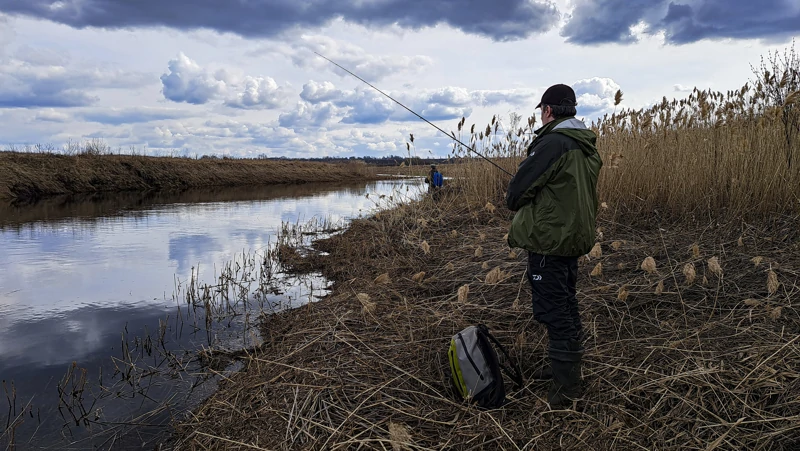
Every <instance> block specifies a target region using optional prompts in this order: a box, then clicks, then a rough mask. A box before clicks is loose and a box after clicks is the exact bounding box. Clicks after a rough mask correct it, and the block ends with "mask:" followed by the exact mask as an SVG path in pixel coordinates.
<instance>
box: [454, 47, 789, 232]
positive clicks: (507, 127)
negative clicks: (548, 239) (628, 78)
mask: <svg viewBox="0 0 800 451" xmlns="http://www.w3.org/2000/svg"><path fill="white" fill-rule="evenodd" d="M753 73H754V80H751V81H749V82H748V83H746V84H745V85H744V86H742V87H741V88H740V89H737V90H732V91H728V92H717V91H712V90H700V89H697V88H695V89H694V90H693V91H692V92H691V94H690V95H689V96H688V97H687V98H684V99H674V100H669V99H667V98H666V97H664V98H663V99H662V101H661V102H659V103H656V104H654V105H652V106H649V107H646V108H641V109H626V108H623V109H621V110H620V111H617V112H615V113H613V114H610V115H605V116H603V117H602V118H599V119H598V120H596V121H593V122H588V121H587V125H588V126H589V127H591V128H592V130H594V131H595V133H597V135H598V141H597V146H598V151H599V152H600V154H601V156H602V158H603V161H604V168H603V170H602V171H601V173H600V179H599V181H598V191H599V193H600V197H601V200H602V201H603V202H605V203H606V205H607V206H608V208H610V209H611V211H614V212H617V213H618V214H633V215H642V214H647V215H649V214H656V215H660V216H664V217H670V218H672V219H676V218H683V219H687V218H690V219H691V218H696V219H701V218H703V217H707V218H716V219H726V218H734V217H742V216H743V217H754V216H759V215H768V214H776V213H777V214H795V213H796V212H797V211H798V209H799V208H800V59H798V56H797V54H796V53H795V52H794V50H793V49H790V50H786V51H785V52H784V53H783V54H779V53H777V52H776V53H774V54H770V55H769V56H768V59H767V61H762V62H761V66H760V67H759V68H754V69H753ZM619 100H621V99H618V101H619ZM520 119H521V118H520V117H519V116H518V115H512V116H511V118H510V120H508V121H507V123H506V124H503V123H502V121H501V120H499V119H498V118H497V117H494V118H493V119H492V121H491V123H490V124H488V125H487V126H486V128H485V129H480V128H478V129H476V126H475V125H472V126H471V127H469V128H468V129H467V128H465V120H464V119H463V118H462V119H461V121H459V122H458V123H457V130H458V133H456V132H452V135H453V137H458V138H459V139H460V140H462V141H463V142H465V143H468V144H469V145H471V146H473V147H474V149H475V150H477V151H478V152H480V153H482V154H484V155H485V156H487V157H488V158H490V159H491V160H493V161H494V162H495V163H497V164H498V165H499V166H501V167H503V168H504V169H506V170H507V171H509V172H511V173H514V172H516V168H517V166H518V164H519V163H520V162H521V161H522V160H523V159H524V158H525V157H526V149H527V147H528V146H529V145H530V143H531V141H532V138H533V137H534V136H535V135H534V134H533V131H534V130H535V129H536V128H537V124H536V118H535V117H530V118H529V119H528V120H527V122H526V123H524V124H521V121H520ZM452 156H453V157H454V158H455V160H456V161H457V162H458V163H459V164H456V165H454V167H453V168H452V169H451V170H450V171H451V172H452V173H453V175H454V176H455V178H456V183H457V184H458V186H459V187H460V188H461V189H462V190H463V191H464V193H465V194H466V197H467V198H468V199H471V200H474V201H475V202H476V203H478V204H482V203H485V202H486V201H487V200H489V201H492V200H494V201H499V200H501V198H502V194H503V192H504V190H505V188H506V187H507V185H508V181H509V179H510V177H509V176H508V175H507V174H505V173H503V172H502V171H500V170H498V169H497V168H495V167H493V166H492V165H491V164H490V163H488V162H486V161H485V160H483V159H481V158H480V157H478V156H476V155H475V154H474V153H473V152H471V151H470V150H468V149H465V148H463V147H462V146H460V145H455V146H454V149H453V152H452Z"/></svg>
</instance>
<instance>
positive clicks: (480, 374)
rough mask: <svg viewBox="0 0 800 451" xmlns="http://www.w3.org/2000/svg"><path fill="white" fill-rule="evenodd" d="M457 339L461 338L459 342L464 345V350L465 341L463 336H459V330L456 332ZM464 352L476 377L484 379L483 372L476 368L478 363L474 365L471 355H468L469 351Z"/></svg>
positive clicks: (465, 347)
mask: <svg viewBox="0 0 800 451" xmlns="http://www.w3.org/2000/svg"><path fill="white" fill-rule="evenodd" d="M458 339H459V340H461V344H462V345H464V350H465V351H466V350H467V343H466V342H464V337H462V336H461V332H459V333H458ZM465 354H466V355H467V360H469V363H470V364H471V365H472V368H474V369H475V372H476V373H478V377H479V378H480V379H481V380H484V379H483V373H481V370H479V369H478V365H475V362H474V361H473V360H472V357H471V356H470V355H469V352H465Z"/></svg>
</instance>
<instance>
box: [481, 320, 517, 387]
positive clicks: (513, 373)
mask: <svg viewBox="0 0 800 451" xmlns="http://www.w3.org/2000/svg"><path fill="white" fill-rule="evenodd" d="M478 329H480V331H481V332H483V333H484V334H485V335H486V338H488V339H489V340H490V341H491V342H492V343H494V344H495V346H497V348H498V349H499V350H500V352H502V353H503V355H504V356H505V357H506V360H507V361H508V362H509V363H511V366H510V367H509V366H508V365H503V364H502V363H500V362H497V363H498V364H499V365H500V369H502V370H503V372H504V373H506V376H508V377H509V378H511V380H512V381H514V384H516V386H517V389H520V388H522V371H520V369H519V365H518V364H517V362H516V361H514V359H512V358H511V356H510V355H508V352H506V348H504V347H503V345H501V344H500V342H499V341H497V338H495V337H494V335H492V334H491V332H489V328H487V327H486V326H485V325H484V324H478Z"/></svg>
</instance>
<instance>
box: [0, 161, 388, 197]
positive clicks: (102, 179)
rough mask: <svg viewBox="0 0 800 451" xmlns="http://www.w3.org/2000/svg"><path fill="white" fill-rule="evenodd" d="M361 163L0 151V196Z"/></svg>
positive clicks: (345, 168) (268, 177) (211, 182)
mask: <svg viewBox="0 0 800 451" xmlns="http://www.w3.org/2000/svg"><path fill="white" fill-rule="evenodd" d="M375 178H377V175H376V172H375V171H373V170H371V169H370V168H368V167H367V166H366V165H365V164H363V163H361V164H358V163H356V162H354V163H347V164H328V163H317V162H298V161H274V160H257V159H253V160H237V159H220V160H217V159H200V160H193V159H188V158H169V157H146V156H135V155H71V156H67V155H57V154H36V153H21V152H0V199H2V198H6V199H23V200H25V199H35V198H39V197H43V196H51V195H57V194H74V193H92V192H103V191H129V190H135V191H147V190H154V189H167V190H174V189H185V188H195V187H210V186H255V185H270V184H282V183H307V182H338V181H347V180H353V179H375Z"/></svg>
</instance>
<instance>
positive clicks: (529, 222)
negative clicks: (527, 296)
mask: <svg viewBox="0 0 800 451" xmlns="http://www.w3.org/2000/svg"><path fill="white" fill-rule="evenodd" d="M576 106H577V100H576V98H575V91H573V89H572V88H571V87H569V86H567V85H563V84H557V85H554V86H551V87H549V88H548V89H547V90H546V91H545V92H544V94H543V95H542V100H541V102H540V103H539V105H537V106H536V108H537V109H538V108H541V119H542V125H543V126H542V127H541V128H540V129H538V130H536V132H535V133H536V138H535V139H534V140H533V142H532V143H531V145H530V147H528V157H527V158H526V159H525V160H524V161H523V162H522V163H521V164H520V166H519V168H518V171H517V174H516V175H515V176H514V177H513V178H512V179H511V182H509V185H508V192H507V195H506V203H507V205H508V208H509V209H511V210H512V211H516V214H515V216H514V219H513V221H512V222H511V228H510V230H509V233H508V244H509V246H511V247H512V248H516V247H519V248H523V249H526V250H527V251H528V271H527V277H528V282H529V283H530V286H531V293H532V305H533V317H534V319H536V321H538V322H539V323H541V324H543V325H544V326H545V327H546V328H547V334H548V339H549V346H548V353H547V354H548V356H549V358H550V367H549V368H547V367H544V368H543V369H541V370H540V371H538V372H537V373H538V374H536V375H535V377H536V378H537V379H552V381H551V385H550V389H549V391H548V393H547V400H548V402H549V403H550V407H551V408H552V409H557V408H564V407H569V406H571V405H572V400H573V399H575V398H578V397H579V396H580V395H581V359H582V357H583V353H584V347H583V340H584V333H583V327H582V325H581V319H580V311H579V306H578V300H577V298H576V291H577V287H576V284H577V279H578V257H580V256H582V255H585V254H587V253H588V252H589V250H590V249H591V248H592V247H593V246H594V242H595V217H596V214H597V204H598V200H597V177H598V173H599V172H600V168H601V167H602V166H603V162H602V160H601V159H600V155H598V153H597V148H596V147H595V143H596V139H597V137H596V135H595V134H594V132H592V131H591V130H589V129H588V128H587V127H586V125H585V124H584V123H583V122H582V121H581V120H579V119H576V118H575V115H576V114H577V112H576V109H575V107H576Z"/></svg>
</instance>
